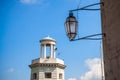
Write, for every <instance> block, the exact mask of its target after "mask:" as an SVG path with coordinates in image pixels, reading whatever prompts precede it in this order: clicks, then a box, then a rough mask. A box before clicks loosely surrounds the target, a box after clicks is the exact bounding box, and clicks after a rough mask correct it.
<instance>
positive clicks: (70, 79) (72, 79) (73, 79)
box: [68, 78, 77, 80]
mask: <svg viewBox="0 0 120 80" xmlns="http://www.w3.org/2000/svg"><path fill="white" fill-rule="evenodd" d="M68 80H77V79H76V78H69V79H68Z"/></svg>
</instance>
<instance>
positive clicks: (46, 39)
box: [40, 36, 56, 42]
mask: <svg viewBox="0 0 120 80" xmlns="http://www.w3.org/2000/svg"><path fill="white" fill-rule="evenodd" d="M41 41H54V42H56V40H55V39H53V38H51V37H49V36H48V37H45V38H43V39H41V40H40V42H41Z"/></svg>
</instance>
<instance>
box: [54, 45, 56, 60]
mask: <svg viewBox="0 0 120 80" xmlns="http://www.w3.org/2000/svg"><path fill="white" fill-rule="evenodd" d="M53 47H54V50H53V57H54V58H55V57H56V47H55V45H54V46H53Z"/></svg>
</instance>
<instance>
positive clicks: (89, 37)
mask: <svg viewBox="0 0 120 80" xmlns="http://www.w3.org/2000/svg"><path fill="white" fill-rule="evenodd" d="M100 35H102V36H105V33H100V34H93V35H89V36H85V37H81V38H78V39H71V40H70V41H77V40H101V39H102V38H93V37H96V36H100Z"/></svg>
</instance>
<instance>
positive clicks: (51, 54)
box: [50, 44, 53, 58]
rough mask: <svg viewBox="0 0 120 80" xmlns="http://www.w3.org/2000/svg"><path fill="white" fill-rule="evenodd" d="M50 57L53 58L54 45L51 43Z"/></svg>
mask: <svg viewBox="0 0 120 80" xmlns="http://www.w3.org/2000/svg"><path fill="white" fill-rule="evenodd" d="M50 58H53V45H52V44H50Z"/></svg>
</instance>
